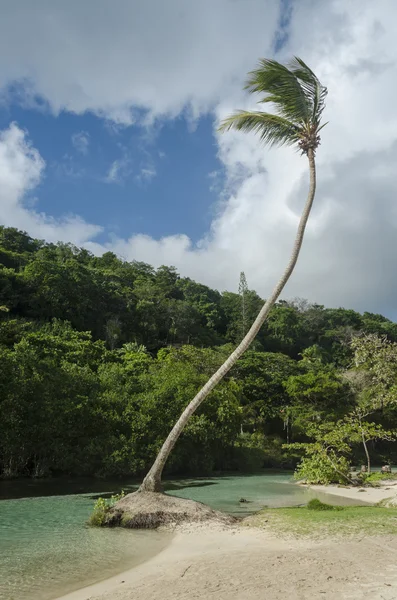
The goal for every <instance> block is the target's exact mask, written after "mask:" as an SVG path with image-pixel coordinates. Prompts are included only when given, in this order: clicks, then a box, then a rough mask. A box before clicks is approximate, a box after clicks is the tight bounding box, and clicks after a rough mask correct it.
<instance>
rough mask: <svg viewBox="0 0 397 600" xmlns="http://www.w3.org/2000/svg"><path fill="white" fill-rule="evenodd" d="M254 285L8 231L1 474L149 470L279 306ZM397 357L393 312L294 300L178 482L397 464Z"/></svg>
mask: <svg viewBox="0 0 397 600" xmlns="http://www.w3.org/2000/svg"><path fill="white" fill-rule="evenodd" d="M238 283H239V282H238V281H236V289H238V292H237V293H233V292H222V293H220V292H218V291H216V290H213V289H210V288H209V287H207V286H205V285H202V284H200V283H196V282H195V281H192V280H191V279H189V278H186V277H180V276H179V275H178V273H177V271H176V270H175V268H173V267H166V266H162V267H160V268H158V269H154V268H153V267H151V266H150V265H147V264H145V263H142V262H137V261H132V262H126V261H123V260H120V259H119V258H118V257H117V256H116V255H115V254H113V253H112V252H107V253H105V254H104V255H102V256H100V257H99V256H94V255H93V254H91V253H90V252H88V251H87V250H85V249H81V248H76V247H74V246H72V245H70V244H62V243H58V244H51V243H45V242H43V241H42V240H37V239H32V238H31V237H29V236H28V235H27V234H26V233H24V232H21V231H18V230H16V229H14V228H4V227H0V361H1V369H0V475H1V476H2V477H17V476H34V477H42V476H50V475H62V474H73V475H95V476H122V475H141V474H142V473H144V471H145V470H146V469H147V468H148V467H149V466H150V464H151V462H152V461H153V458H154V457H155V455H156V452H157V451H158V449H159V447H160V446H161V443H162V442H163V440H164V438H165V437H166V435H167V433H168V431H169V430H170V428H171V426H172V425H173V423H174V422H175V420H176V419H177V417H178V416H179V414H180V412H181V410H182V408H183V407H184V406H186V404H187V403H188V402H189V401H190V400H191V398H192V397H193V396H194V395H195V393H196V392H197V390H198V389H199V387H200V386H201V385H202V384H203V383H205V381H206V379H207V378H208V376H209V375H211V374H212V372H213V371H214V369H216V368H217V367H218V366H219V365H220V364H221V363H222V361H223V360H224V359H225V357H226V356H227V355H228V353H229V352H230V350H231V348H232V347H233V345H235V344H236V343H238V342H239V341H240V340H241V339H242V337H243V336H244V334H245V332H246V331H247V328H248V327H249V326H250V324H251V323H252V321H253V319H254V317H255V316H256V314H257V312H258V310H259V308H260V306H261V305H262V303H263V300H262V299H261V298H260V297H259V296H258V294H257V293H256V292H255V291H253V290H250V289H249V288H248V285H247V282H246V280H245V276H244V274H241V276H240V284H239V285H238ZM396 348H397V324H396V323H393V322H392V321H390V320H389V319H387V318H385V317H383V316H382V315H378V314H372V313H367V312H366V313H364V314H359V313H357V312H355V311H354V310H349V309H343V308H338V309H330V308H325V307H324V306H321V305H318V304H311V303H309V302H308V301H305V300H300V299H298V300H293V301H280V302H278V303H277V305H276V306H275V307H274V308H273V310H272V312H271V315H270V317H269V319H268V320H267V322H266V324H265V326H264V327H263V328H262V330H261V331H260V334H259V335H258V337H257V339H256V341H255V343H254V346H253V347H252V349H251V350H249V351H248V352H247V353H246V354H245V355H244V357H243V358H242V359H241V360H240V361H239V362H238V364H237V366H235V367H234V368H233V369H232V371H231V372H230V373H229V375H228V376H227V377H226V379H225V380H224V381H223V382H222V383H221V384H220V385H219V386H218V387H217V388H216V389H215V390H214V391H213V392H212V393H211V396H210V397H209V399H208V400H207V401H206V402H205V403H204V404H203V406H202V407H201V408H200V409H199V411H198V412H197V413H196V414H195V415H194V416H193V417H192V419H191V420H190V422H189V425H188V426H187V428H186V430H185V432H184V434H183V435H182V437H181V439H180V441H179V442H178V445H177V447H176V448H175V450H174V453H173V454H172V457H171V460H170V461H169V464H168V466H167V469H168V473H172V474H187V473H189V474H209V473H211V472H215V471H220V470H242V471H249V470H257V469H259V468H263V467H274V466H277V467H287V468H291V467H294V466H295V465H296V464H297V463H298V462H299V460H300V459H301V458H302V456H303V455H304V456H305V458H304V460H303V463H302V464H301V474H302V475H303V476H306V477H309V478H310V474H312V475H313V473H317V471H316V469H317V470H318V469H319V467H321V465H322V467H323V468H322V473H323V472H324V469H325V471H327V469H326V468H325V467H324V464H323V463H324V461H325V463H326V464H327V465H328V467H329V465H332V469H331V470H332V472H333V473H334V474H335V472H337V473H342V475H343V473H345V472H346V469H347V465H348V463H350V462H352V461H353V462H354V461H364V462H365V463H367V462H368V457H367V455H366V452H367V451H368V452H370V453H371V458H372V459H373V460H375V462H376V461H379V462H380V461H382V462H385V461H387V462H390V461H397V452H396V449H395V445H394V444H391V443H390V441H391V440H393V433H392V430H393V429H394V428H397V408H396V406H395V401H394V398H395V386H394V382H395V381H397V379H396V376H397V350H396ZM363 440H364V444H363V443H362V442H363ZM335 465H336V466H335ZM316 477H317V476H316V475H313V476H312V479H316ZM321 477H322V476H321ZM321 477H320V476H318V477H317V479H318V480H320V479H321ZM337 477H339V475H338V476H337ZM330 478H332V477H331V476H330Z"/></svg>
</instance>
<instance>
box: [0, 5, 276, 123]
mask: <svg viewBox="0 0 397 600" xmlns="http://www.w3.org/2000/svg"><path fill="white" fill-rule="evenodd" d="M277 11H278V0H267V1H266V2H264V1H263V0H243V1H241V0H232V1H230V0H217V1H216V2H213V0H202V1H201V2H188V3H187V2H186V0H169V1H167V2H164V1H163V0H146V1H145V2H131V1H130V0H115V1H114V2H111V3H109V2H107V1H106V0H85V1H84V2H80V1H78V0H69V1H68V2H51V1H50V0H36V1H35V2H31V0H19V1H18V2H15V1H14V0H3V2H2V8H1V12H2V18H1V20H0V88H1V87H5V86H7V85H8V84H9V83H10V82H14V81H19V82H27V83H28V86H27V90H26V95H27V96H28V98H30V99H34V98H35V95H37V94H38V95H40V96H43V97H44V98H45V99H46V101H47V102H48V104H49V106H50V107H51V109H52V110H53V111H54V112H55V113H58V112H59V111H61V110H63V109H66V110H69V111H71V112H75V113H78V114H82V113H84V112H85V111H87V110H92V111H94V112H95V113H97V114H99V115H103V116H104V117H106V118H108V119H111V120H114V121H115V122H118V123H124V124H129V123H132V122H133V121H134V119H136V118H137V117H138V116H139V114H140V111H142V110H143V111H149V113H150V115H151V116H156V115H162V114H169V115H177V114H179V113H180V112H181V110H182V109H183V108H184V107H185V106H188V107H189V114H190V115H191V118H192V119H194V118H195V117H197V116H198V115H199V114H200V113H201V111H202V110H203V109H205V108H207V107H209V106H213V105H214V104H215V103H216V102H217V101H218V99H219V98H220V97H221V96H222V95H223V94H224V91H225V90H228V89H232V88H233V86H234V82H235V79H236V78H240V77H241V76H242V74H244V73H245V72H246V71H247V70H248V69H249V68H250V67H251V64H252V60H253V57H256V56H259V55H261V54H263V52H268V42H269V39H270V37H271V35H272V34H273V31H274V28H275V24H276V20H277ZM21 15H23V19H21ZM154 15H155V17H154Z"/></svg>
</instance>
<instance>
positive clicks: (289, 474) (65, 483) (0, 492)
mask: <svg viewBox="0 0 397 600" xmlns="http://www.w3.org/2000/svg"><path fill="white" fill-rule="evenodd" d="M261 475H270V476H271V475H275V476H278V475H281V476H282V477H283V479H284V478H285V479H290V480H291V483H293V471H289V470H282V469H263V470H261V471H259V472H255V473H239V472H225V473H216V474H212V475H210V476H208V477H206V476H202V477H195V476H188V475H186V476H180V477H175V476H168V477H164V478H163V483H164V490H165V491H174V490H178V489H182V488H185V487H189V488H191V487H205V486H209V485H216V483H217V482H219V480H225V481H227V479H228V478H235V477H241V478H245V477H246V478H247V479H249V478H250V477H257V476H261ZM141 481H142V478H138V477H128V476H127V477H123V478H117V479H116V478H104V479H99V478H97V477H67V476H62V477H50V478H43V479H40V478H35V479H33V478H28V477H26V478H18V479H0V500H14V499H21V498H38V497H46V496H64V495H75V494H92V496H93V497H96V496H97V495H100V496H102V497H107V496H111V495H112V494H115V493H119V492H120V491H121V490H124V491H125V492H126V493H129V492H134V491H136V490H137V489H138V487H139V485H140V483H141Z"/></svg>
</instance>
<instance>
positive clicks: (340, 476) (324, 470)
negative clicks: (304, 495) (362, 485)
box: [294, 452, 350, 485]
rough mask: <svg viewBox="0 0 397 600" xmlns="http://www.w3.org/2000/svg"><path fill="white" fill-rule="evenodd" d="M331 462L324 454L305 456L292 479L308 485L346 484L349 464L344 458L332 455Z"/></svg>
mask: <svg viewBox="0 0 397 600" xmlns="http://www.w3.org/2000/svg"><path fill="white" fill-rule="evenodd" d="M331 460H332V463H331V461H330V460H329V458H327V455H326V454H325V452H317V453H315V454H312V455H310V456H306V457H304V458H302V460H301V462H300V464H299V465H298V468H297V470H296V471H295V475H294V477H295V478H296V479H304V480H305V481H306V483H310V484H320V485H328V484H330V483H346V481H348V480H349V471H350V465H349V462H348V461H347V459H346V458H345V457H344V456H335V455H333V456H332V458H331Z"/></svg>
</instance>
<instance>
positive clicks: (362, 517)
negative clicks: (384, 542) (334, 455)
mask: <svg viewBox="0 0 397 600" xmlns="http://www.w3.org/2000/svg"><path fill="white" fill-rule="evenodd" d="M309 504H310V503H309ZM320 505H321V506H320ZM322 507H328V508H326V509H324V508H322ZM245 524H246V525H248V526H252V527H261V528H266V529H270V530H273V531H275V532H277V533H281V534H283V535H293V536H296V537H300V536H304V537H307V536H310V537H315V538H319V539H320V538H323V537H326V536H338V537H339V536H356V535H360V534H361V535H385V534H388V535H391V534H397V508H384V507H381V506H343V507H342V506H338V507H331V506H329V505H324V504H322V503H318V506H317V509H315V507H314V509H313V508H311V507H310V506H303V507H298V508H295V507H294V508H274V509H264V510H262V511H261V512H260V513H258V514H256V515H254V516H252V517H249V518H248V519H247V520H246V521H245Z"/></svg>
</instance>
